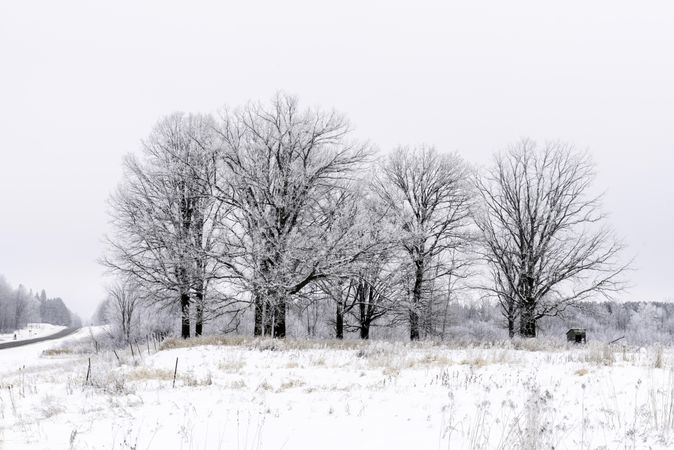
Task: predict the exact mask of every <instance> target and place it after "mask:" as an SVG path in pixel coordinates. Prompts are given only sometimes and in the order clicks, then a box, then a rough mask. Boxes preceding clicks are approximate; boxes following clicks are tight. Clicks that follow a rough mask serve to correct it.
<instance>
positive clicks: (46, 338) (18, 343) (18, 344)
mask: <svg viewBox="0 0 674 450" xmlns="http://www.w3.org/2000/svg"><path fill="white" fill-rule="evenodd" d="M77 330H79V328H66V329H64V330H61V331H59V332H57V333H54V334H50V335H48V336H42V337H37V338H34V339H24V340H22V341H9V342H1V343H0V350H3V349H6V348H14V347H21V346H24V345H29V344H35V343H38V342H43V341H49V340H53V339H59V338H62V337H66V336H69V335H71V334H73V333H74V332H76V331H77Z"/></svg>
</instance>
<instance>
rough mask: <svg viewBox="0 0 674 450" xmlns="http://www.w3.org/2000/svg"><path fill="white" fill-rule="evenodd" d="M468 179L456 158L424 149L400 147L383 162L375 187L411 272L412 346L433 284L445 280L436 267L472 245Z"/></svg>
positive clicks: (466, 173)
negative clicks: (432, 280) (450, 253)
mask: <svg viewBox="0 0 674 450" xmlns="http://www.w3.org/2000/svg"><path fill="white" fill-rule="evenodd" d="M468 175H469V173H468V169H467V166H466V164H465V163H464V161H463V160H462V159H461V158H460V157H459V156H458V155H456V154H440V153H438V152H436V151H435V149H433V148H432V147H425V146H421V147H418V148H407V147H402V148H398V149H397V150H396V151H395V152H394V153H393V154H392V155H391V156H390V157H389V158H387V159H386V160H385V161H384V162H383V164H382V165H381V168H380V175H379V177H378V178H377V179H376V181H375V183H374V190H375V191H376V192H377V194H378V196H379V197H380V199H381V201H382V202H383V203H384V204H385V205H386V207H387V208H388V210H389V213H390V216H391V220H392V221H393V222H394V223H395V225H396V226H397V228H398V231H399V236H400V238H399V243H400V245H401V246H402V248H403V249H404V251H405V252H406V253H407V255H408V260H409V263H410V266H411V267H410V272H411V273H410V278H411V280H412V281H411V283H412V286H411V289H410V291H411V292H410V297H411V298H410V301H409V302H408V308H407V312H408V316H409V326H410V339H412V340H416V339H419V335H420V327H419V317H420V314H421V311H422V310H423V303H424V299H425V297H427V295H426V294H427V292H426V291H427V289H428V288H429V285H428V281H429V279H430V278H432V277H433V276H435V275H436V274H437V276H441V275H444V274H446V271H444V270H438V268H437V267H436V266H435V264H439V263H441V261H442V257H443V255H444V254H446V252H447V251H449V250H452V249H461V250H463V249H464V247H465V246H466V245H467V244H468V242H469V239H468V237H469V235H468V226H469V219H470V200H471V193H470V189H469V182H468V181H469V177H468Z"/></svg>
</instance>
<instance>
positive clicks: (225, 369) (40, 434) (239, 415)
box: [0, 332, 674, 449]
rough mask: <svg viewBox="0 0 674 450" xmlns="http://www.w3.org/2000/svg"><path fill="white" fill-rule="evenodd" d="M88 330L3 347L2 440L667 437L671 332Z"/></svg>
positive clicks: (244, 442)
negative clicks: (390, 337)
mask: <svg viewBox="0 0 674 450" xmlns="http://www.w3.org/2000/svg"><path fill="white" fill-rule="evenodd" d="M88 339H90V337H88V336H87V335H86V333H84V332H80V333H79V335H78V337H77V338H76V339H66V341H65V342H64V343H56V344H54V343H52V344H51V345H52V346H54V345H57V346H58V348H60V349H61V350H60V351H54V350H53V349H52V351H48V352H47V354H46V355H43V356H41V357H39V358H37V357H36V358H35V360H34V364H31V363H28V364H25V368H23V367H21V368H19V367H14V368H11V369H10V368H8V366H7V365H5V363H4V359H3V358H4V357H5V355H4V354H3V353H2V352H0V367H1V368H0V380H1V381H0V384H1V386H0V448H7V449H15V448H17V449H20V448H45V449H47V448H49V449H54V448H73V449H90V448H97V449H99V448H115V449H130V448H137V449H145V448H156V449H171V448H193V449H211V448H213V449H281V448H285V449H302V448H307V449H313V448H324V449H337V448H339V449H343V448H420V449H422V448H423V449H425V448H432V449H435V448H443V449H444V448H458V449H463V448H481V449H482V448H483V449H498V448H501V449H510V448H513V449H515V448H550V447H552V446H554V448H556V449H564V448H569V449H578V448H671V446H672V445H674V436H673V433H672V430H673V429H674V372H673V371H672V361H674V351H673V350H672V349H670V348H666V349H662V348H658V347H652V348H642V349H624V350H623V348H622V347H614V348H612V347H607V346H602V345H593V344H590V345H588V346H586V347H566V346H564V345H559V346H549V345H546V344H544V343H540V342H539V343H535V344H534V343H532V344H529V343H521V344H517V343H516V344H515V345H513V344H511V343H504V344H496V345H493V346H485V347H458V348H451V347H448V346H441V345H433V344H429V343H421V344H415V345H411V344H402V343H386V342H371V343H365V344H361V343H354V342H348V341H347V342H343V343H340V342H333V341H325V342H321V341H313V342H312V341H291V340H289V341H284V342H278V341H271V340H253V339H241V338H238V339H237V338H234V339H220V340H213V339H209V338H204V339H201V340H199V339H197V340H192V341H187V344H190V345H192V344H208V343H213V342H218V343H220V344H221V345H194V346H190V347H183V348H169V347H175V346H181V345H185V343H183V342H181V341H169V342H166V343H165V345H164V347H166V348H167V349H166V350H161V351H155V349H154V346H152V345H151V346H150V353H149V354H148V352H147V346H146V345H144V344H140V345H139V348H140V350H141V354H142V355H141V356H140V357H138V355H136V356H135V358H134V357H132V356H131V352H130V350H129V349H128V348H127V349H120V350H117V354H118V356H119V357H120V359H121V361H118V360H117V357H116V356H115V355H114V353H112V352H111V351H106V352H101V353H99V354H95V353H93V352H92V351H91V350H89V349H93V345H89V344H88V342H87V340H88ZM69 349H72V350H69ZM136 351H137V350H136ZM88 358H91V367H92V370H91V376H90V380H89V383H88V384H87V385H85V377H86V372H87V364H88ZM176 358H178V371H177V377H176V387H175V388H173V387H172V384H173V374H174V368H175V360H176ZM24 363H25V362H24Z"/></svg>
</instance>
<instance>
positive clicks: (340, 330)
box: [335, 299, 344, 339]
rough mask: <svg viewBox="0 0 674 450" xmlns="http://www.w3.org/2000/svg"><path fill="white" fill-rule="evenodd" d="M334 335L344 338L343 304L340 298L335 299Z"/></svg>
mask: <svg viewBox="0 0 674 450" xmlns="http://www.w3.org/2000/svg"><path fill="white" fill-rule="evenodd" d="M335 337H336V338H337V339H344V305H342V300H341V299H340V300H338V301H337V311H336V313H335Z"/></svg>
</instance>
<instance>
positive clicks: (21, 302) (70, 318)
mask: <svg viewBox="0 0 674 450" xmlns="http://www.w3.org/2000/svg"><path fill="white" fill-rule="evenodd" d="M28 323H50V324H52V325H63V326H66V327H70V326H79V324H80V319H79V318H78V317H77V316H75V315H74V314H73V313H72V312H70V310H69V309H68V308H67V307H66V305H65V303H63V300H62V299H61V298H59V297H55V298H47V294H46V292H45V291H44V289H43V290H42V291H41V292H40V293H39V294H38V293H33V292H32V291H31V290H28V289H26V288H25V287H24V286H23V285H19V286H18V287H17V288H16V289H14V288H12V287H11V286H10V285H9V283H7V281H6V280H5V278H4V277H2V276H1V275H0V333H8V332H13V331H15V330H19V329H21V328H24V327H25V326H26V325H27V324H28Z"/></svg>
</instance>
